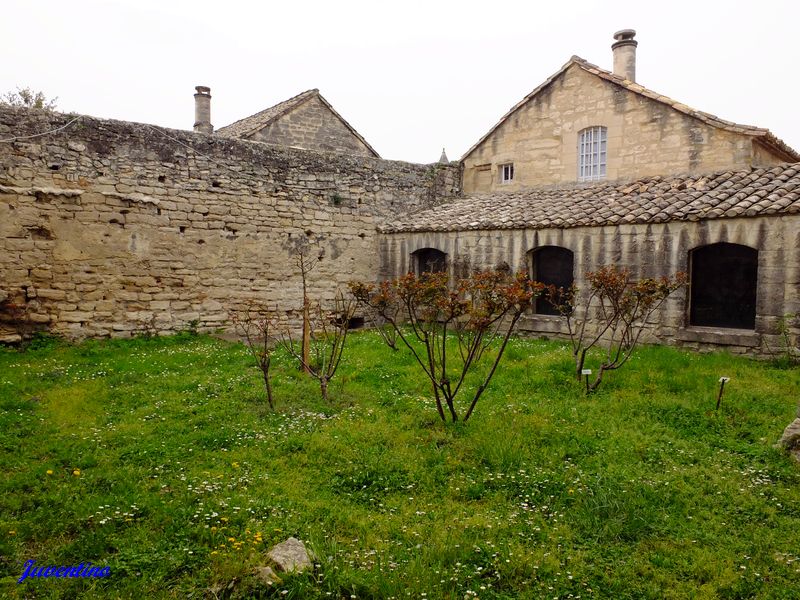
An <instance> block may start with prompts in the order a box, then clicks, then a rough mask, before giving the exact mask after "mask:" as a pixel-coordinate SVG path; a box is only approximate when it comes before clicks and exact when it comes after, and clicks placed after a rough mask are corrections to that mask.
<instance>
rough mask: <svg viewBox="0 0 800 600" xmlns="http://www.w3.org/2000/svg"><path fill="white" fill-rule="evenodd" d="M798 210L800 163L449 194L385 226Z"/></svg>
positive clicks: (646, 219) (568, 222)
mask: <svg viewBox="0 0 800 600" xmlns="http://www.w3.org/2000/svg"><path fill="white" fill-rule="evenodd" d="M798 213H800V163H793V164H786V165H781V166H779V167H770V168H754V169H749V170H746V171H727V172H722V173H714V174H710V175H683V176H676V177H648V178H645V179H640V180H638V181H633V182H626V183H621V182H614V183H597V184H594V185H573V186H571V187H548V188H534V189H525V190H521V191H518V192H503V193H501V192H498V193H492V194H475V195H472V196H468V197H465V198H456V199H453V200H451V201H449V202H445V203H443V204H440V205H439V206H437V207H435V208H431V209H428V210H425V211H422V212H418V213H415V214H412V215H406V216H404V217H401V218H400V219H398V220H397V221H395V222H394V223H391V224H389V225H386V226H384V227H383V228H382V229H381V230H382V231H384V232H400V231H465V230H471V229H483V230H486V229H552V228H555V229H561V228H569V227H599V226H603V225H621V224H627V223H664V222H667V221H699V220H703V219H720V218H732V217H756V216H763V215H777V214H798Z"/></svg>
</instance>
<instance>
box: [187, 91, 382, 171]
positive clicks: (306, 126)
mask: <svg viewBox="0 0 800 600" xmlns="http://www.w3.org/2000/svg"><path fill="white" fill-rule="evenodd" d="M196 89H197V93H196V94H195V126H194V128H195V131H200V132H204V133H211V132H212V131H213V127H212V126H211V122H210V111H211V107H210V101H211V93H210V92H211V90H210V89H209V88H207V87H203V86H198V87H197V88H196ZM216 134H217V135H221V136H224V137H230V138H235V139H239V140H251V141H255V142H266V143H268V144H277V145H280V146H291V147H294V148H303V149H306V150H321V151H332V152H344V153H346V154H352V155H355V156H370V157H374V158H380V156H379V155H378V153H377V152H376V151H375V149H374V148H373V147H372V146H370V145H369V143H367V140H365V139H364V138H363V137H362V136H361V134H360V133H358V131H356V130H355V129H354V128H353V126H352V125H350V123H348V122H347V121H345V120H344V118H343V117H342V116H341V115H340V114H339V113H338V112H336V110H334V108H333V106H331V105H330V103H329V102H328V101H327V100H325V98H323V96H322V94H320V93H319V90H318V89H313V90H306V91H305V92H303V93H301V94H298V95H297V96H294V97H292V98H289V99H288V100H284V101H283V102H279V103H278V104H276V105H275V106H271V107H269V108H267V109H265V110H262V111H261V112H257V113H256V114H254V115H250V116H249V117H245V118H244V119H240V120H239V121H236V122H235V123H231V124H230V125H226V126H225V127H220V128H219V129H217V131H216Z"/></svg>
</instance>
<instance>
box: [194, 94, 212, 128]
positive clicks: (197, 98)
mask: <svg viewBox="0 0 800 600" xmlns="http://www.w3.org/2000/svg"><path fill="white" fill-rule="evenodd" d="M194 89H195V90H197V93H196V94H195V95H194V130H195V131H197V132H198V133H213V131H214V126H213V125H212V124H211V88H210V87H206V86H204V85H198V86H197V87H196V88H194Z"/></svg>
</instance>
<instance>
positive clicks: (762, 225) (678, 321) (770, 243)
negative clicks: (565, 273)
mask: <svg viewBox="0 0 800 600" xmlns="http://www.w3.org/2000/svg"><path fill="white" fill-rule="evenodd" d="M715 242H730V243H736V244H743V245H746V246H750V247H752V248H756V249H757V250H758V288H757V298H756V325H755V330H739V329H726V328H709V327H690V326H688V304H689V302H688V289H687V288H684V289H682V290H679V291H678V292H676V293H674V294H673V295H672V296H670V297H669V298H668V299H667V301H666V302H665V303H664V304H663V305H662V307H661V309H660V310H659V312H658V313H657V314H656V315H654V318H653V320H654V321H655V322H657V324H656V325H655V326H654V327H652V328H651V329H650V330H649V331H648V334H649V336H648V338H647V339H646V340H645V341H648V342H660V343H666V344H673V345H679V346H685V347H689V348H694V349H701V350H709V349H720V348H725V349H727V350H729V351H731V352H734V353H747V354H769V353H770V352H771V351H777V350H778V349H779V348H780V347H781V340H780V336H779V335H777V327H778V322H779V319H781V317H782V316H784V315H787V314H792V313H793V314H798V313H800V215H786V216H771V217H754V218H737V219H715V220H712V221H692V222H672V223H661V224H652V225H645V224H642V225H618V226H606V227H576V228H573V229H541V230H534V229H519V230H488V231H464V232H422V233H393V234H385V235H384V236H383V237H382V238H381V241H380V244H381V276H382V277H383V278H390V277H396V276H398V275H400V274H403V273H406V272H408V270H409V269H411V268H412V264H411V253H412V252H414V251H416V250H419V249H421V248H436V249H438V250H441V251H442V252H445V253H446V254H447V258H448V261H449V262H452V261H453V260H454V259H456V258H459V259H465V258H466V259H468V260H469V263H470V264H471V265H472V266H474V267H481V268H488V267H495V266H497V265H499V264H502V263H506V264H508V265H509V266H510V267H511V268H512V269H514V270H517V269H520V268H522V269H530V255H529V252H530V251H531V250H533V249H535V248H538V247H541V246H550V245H552V246H562V247H565V248H568V249H570V250H572V251H573V253H574V259H575V263H574V276H575V283H576V285H578V286H579V287H582V288H584V289H585V287H586V284H585V279H584V274H585V273H586V272H588V271H593V270H596V269H597V268H599V267H601V266H604V265H611V264H613V265H617V266H621V267H628V268H629V269H630V270H631V272H632V274H633V276H634V277H637V278H638V277H660V276H661V275H673V274H675V273H676V272H677V271H684V272H686V273H688V272H689V268H690V267H689V251H690V250H692V249H694V248H696V247H698V246H703V245H706V244H713V243H715ZM520 329H521V330H523V331H526V332H528V333H531V334H536V335H546V336H554V337H566V335H567V330H566V326H565V324H564V320H563V319H561V318H560V317H555V316H547V315H534V314H530V315H527V316H526V317H524V318H523V320H521V321H520ZM792 335H793V337H794V339H795V340H796V339H797V336H798V335H800V329H799V328H797V327H796V326H795V327H794V328H793V330H792Z"/></svg>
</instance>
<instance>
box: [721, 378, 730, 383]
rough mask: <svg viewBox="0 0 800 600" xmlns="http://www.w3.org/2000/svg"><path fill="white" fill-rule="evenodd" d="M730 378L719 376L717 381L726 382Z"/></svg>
mask: <svg viewBox="0 0 800 600" xmlns="http://www.w3.org/2000/svg"><path fill="white" fill-rule="evenodd" d="M730 380H731V378H730V377H720V378H719V382H720V383H728V382H729V381H730Z"/></svg>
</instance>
